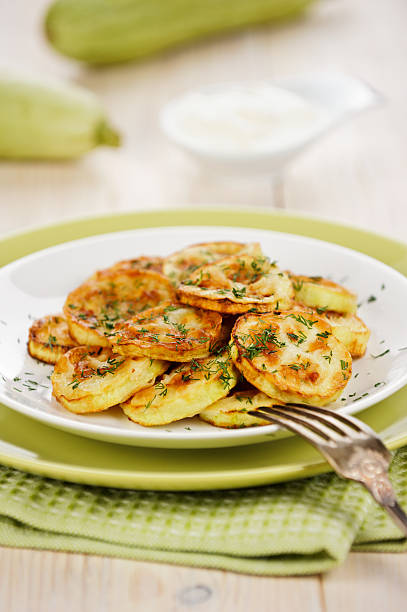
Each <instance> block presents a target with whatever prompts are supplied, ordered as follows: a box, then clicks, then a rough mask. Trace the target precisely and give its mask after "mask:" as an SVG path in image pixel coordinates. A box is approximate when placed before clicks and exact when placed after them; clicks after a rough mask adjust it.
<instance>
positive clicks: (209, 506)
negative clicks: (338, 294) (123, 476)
mask: <svg viewBox="0 0 407 612" xmlns="http://www.w3.org/2000/svg"><path fill="white" fill-rule="evenodd" d="M391 477H392V480H393V483H394V486H395V488H396V491H397V495H398V497H399V499H400V501H401V503H402V505H403V506H404V507H406V506H407V447H406V448H404V449H401V450H399V451H398V452H397V453H396V456H395V459H394V461H393V465H392V469H391ZM0 544H3V545H6V546H20V547H26V548H43V549H52V550H68V551H76V552H87V553H95V554H103V555H112V556H120V557H127V558H133V559H142V560H152V561H163V562H168V563H179V564H183V565H194V566H199V567H213V568H222V569H229V570H235V571H240V572H246V573H253V574H264V575H295V574H311V573H316V572H321V571H325V570H328V569H330V568H333V567H335V566H336V565H338V564H340V563H341V562H342V561H343V560H344V559H345V558H346V556H347V554H348V552H349V551H350V550H351V548H352V546H354V545H355V548H356V549H357V550H383V551H386V550H388V551H401V550H406V549H407V547H406V540H405V539H402V536H401V534H400V533H399V532H398V530H397V529H396V528H395V527H394V526H393V524H392V523H391V521H390V520H389V519H388V518H387V516H386V515H385V514H384V513H383V512H382V511H381V510H380V509H378V508H377V506H376V505H375V503H374V502H373V501H372V499H371V498H370V496H369V495H368V493H367V492H366V491H364V489H363V488H362V487H361V486H360V485H358V484H356V483H352V482H349V481H345V480H341V479H340V478H338V477H337V476H336V475H335V474H324V475H322V476H316V477H314V478H309V479H305V480H299V481H294V482H288V483H284V484H278V485H273V486H267V487H257V488H252V489H239V490H229V491H210V492H196V493H166V492H153V491H147V492H146V491H127V490H121V489H111V488H101V487H88V486H83V485H75V484H69V483H65V482H61V481H57V480H51V479H47V478H43V477H39V476H33V475H30V474H26V473H23V472H19V471H17V470H14V469H10V468H6V467H0Z"/></svg>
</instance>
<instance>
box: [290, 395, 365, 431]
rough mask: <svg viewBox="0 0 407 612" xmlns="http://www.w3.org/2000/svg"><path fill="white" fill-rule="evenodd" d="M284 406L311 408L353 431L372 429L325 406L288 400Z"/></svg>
mask: <svg viewBox="0 0 407 612" xmlns="http://www.w3.org/2000/svg"><path fill="white" fill-rule="evenodd" d="M286 406H295V407H296V408H301V409H305V410H312V412H319V413H320V414H324V415H326V416H329V417H332V418H333V419H335V420H337V421H340V422H341V423H343V424H344V425H348V427H351V428H352V429H354V430H355V431H366V432H367V430H368V431H369V433H372V431H373V430H371V429H370V427H368V425H366V424H365V423H362V422H360V421H358V420H357V419H355V418H353V417H351V416H349V415H346V416H345V415H343V414H340V413H339V412H336V411H334V410H329V409H327V408H321V407H320V406H310V405H308V404H297V403H295V402H289V403H288V404H286ZM283 407H284V406H283Z"/></svg>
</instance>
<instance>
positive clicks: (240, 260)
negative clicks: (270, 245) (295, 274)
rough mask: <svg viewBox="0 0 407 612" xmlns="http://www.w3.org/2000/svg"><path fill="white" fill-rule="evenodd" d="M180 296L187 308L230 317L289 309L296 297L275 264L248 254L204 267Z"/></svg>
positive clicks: (184, 284)
mask: <svg viewBox="0 0 407 612" xmlns="http://www.w3.org/2000/svg"><path fill="white" fill-rule="evenodd" d="M177 293H178V297H179V299H180V301H181V302H183V303H185V304H190V305H192V306H197V307H200V308H205V309H207V310H215V311H218V312H222V313H230V314H239V313H244V312H248V311H249V310H254V311H255V312H270V311H272V310H275V309H277V310H278V309H287V308H289V307H290V306H291V303H292V299H293V297H294V292H293V288H292V283H291V281H290V279H289V277H288V275H287V274H286V273H285V272H282V271H281V270H279V269H278V268H277V266H276V265H275V262H271V261H270V259H269V258H268V257H265V256H264V255H260V256H253V255H245V254H244V255H233V256H231V257H226V258H224V259H221V260H220V261H218V262H216V263H214V264H209V265H206V266H201V267H200V268H198V269H197V270H196V271H195V272H193V273H192V274H191V275H190V277H189V278H188V279H185V280H184V281H183V282H182V283H181V284H180V285H179V287H178V292H177Z"/></svg>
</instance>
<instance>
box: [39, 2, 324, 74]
mask: <svg viewBox="0 0 407 612" xmlns="http://www.w3.org/2000/svg"><path fill="white" fill-rule="evenodd" d="M311 2H312V0H56V1H55V2H54V3H53V4H52V5H51V6H50V8H49V10H48V13H47V15H46V19H45V30H46V34H47V36H48V38H49V40H50V41H51V43H52V44H53V46H54V47H55V48H56V49H57V50H58V51H59V52H60V53H62V54H64V55H68V56H69V57H73V58H75V59H78V60H82V61H84V62H88V63H90V64H110V63H114V62H123V61H128V60H133V59H138V58H141V57H143V56H147V55H150V54H153V53H157V52H158V51H161V50H163V49H167V48H170V47H173V46H176V45H179V44H181V43H185V42H188V41H192V40H196V39H199V38H203V37H205V36H209V35H213V34H216V33H218V32H223V31H226V30H232V29H236V28H242V27H245V26H248V25H251V24H259V23H264V22H268V21H273V20H280V19H285V18H288V17H291V16H295V15H297V14H298V13H300V12H301V11H302V10H303V9H304V8H305V7H306V6H307V5H308V4H310V3H311Z"/></svg>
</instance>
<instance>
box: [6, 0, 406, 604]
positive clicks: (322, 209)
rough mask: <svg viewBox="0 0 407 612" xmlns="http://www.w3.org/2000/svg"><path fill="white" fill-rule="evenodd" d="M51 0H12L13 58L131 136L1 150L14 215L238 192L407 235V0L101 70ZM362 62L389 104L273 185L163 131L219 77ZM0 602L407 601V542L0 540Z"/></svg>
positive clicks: (354, 67)
mask: <svg viewBox="0 0 407 612" xmlns="http://www.w3.org/2000/svg"><path fill="white" fill-rule="evenodd" d="M46 5H47V2H46V1H43V0H31V2H27V1H25V0H14V2H7V0H1V1H0V8H1V16H2V18H1V23H0V58H1V64H2V65H8V66H16V67H23V68H25V69H36V70H38V71H40V72H42V73H49V74H53V75H57V76H62V77H66V78H70V79H72V80H74V81H76V82H78V83H81V84H83V85H84V86H86V87H88V88H89V89H91V90H93V91H94V92H96V93H97V94H98V95H99V96H100V98H101V99H102V100H103V101H104V103H105V105H106V107H107V109H108V111H109V114H110V115H111V117H112V119H113V121H114V123H115V124H116V125H117V126H118V127H119V128H120V129H121V131H122V132H123V133H124V135H125V141H124V145H123V148H122V149H120V150H107V149H106V150H100V151H96V152H94V153H92V154H90V155H88V156H87V157H86V158H84V159H82V160H80V161H77V162H72V163H47V164H36V163H20V164H15V163H3V162H2V163H1V166H0V195H1V199H0V206H1V230H2V231H3V232H5V231H8V230H16V229H20V228H23V227H26V226H28V225H32V224H41V223H45V222H47V223H48V222H53V221H59V220H62V219H65V218H70V217H73V216H79V215H89V214H92V213H101V212H113V211H124V210H137V209H141V208H146V207H152V206H154V207H170V206H180V205H188V206H191V207H193V206H194V205H195V206H196V205H198V204H214V203H225V204H230V206H231V212H232V210H233V205H237V204H239V205H248V206H253V205H255V206H259V205H260V206H269V207H272V206H278V207H281V208H287V209H289V210H292V211H300V212H306V213H311V214H316V215H319V216H324V217H327V218H330V219H336V220H340V221H345V222H348V223H353V224H356V225H359V226H361V227H365V228H367V229H371V230H376V231H380V232H382V233H385V234H388V235H389V236H392V237H395V238H398V239H402V240H405V239H406V229H407V212H406V201H407V173H406V172H405V163H406V159H407V113H406V108H407V87H406V79H405V73H406V57H407V37H406V35H405V24H406V20H407V4H406V3H405V0H390V1H389V2H382V1H380V0H370V2H366V0H322V1H320V2H319V3H316V4H315V6H314V7H313V8H312V10H310V11H309V12H308V15H307V17H306V18H303V19H301V20H298V21H296V22H294V23H289V24H286V25H284V26H281V27H279V28H266V27H265V28H260V29H257V30H251V31H247V32H243V33H237V34H233V35H230V36H227V37H224V38H218V39H216V40H213V41H209V42H205V43H201V44H199V45H195V46H191V47H189V48H187V49H183V50H179V51H175V52H172V53H169V54H167V55H165V56H162V57H158V58H154V59H151V60H148V61H146V62H144V63H142V64H138V65H137V64H129V65H125V66H118V67H111V68H106V69H98V70H92V69H89V68H85V67H81V66H79V65H77V64H76V63H74V62H70V61H68V60H66V59H64V58H62V57H59V56H57V55H56V54H55V53H53V51H52V50H51V49H50V48H49V47H48V46H47V44H46V42H45V41H44V40H43V38H42V34H41V18H42V14H43V12H44V7H45V6H46ZM331 69H335V70H343V71H346V72H348V73H351V74H354V75H359V76H361V77H362V78H364V79H365V80H366V81H368V82H369V83H371V84H372V85H373V86H374V87H375V88H377V89H378V90H379V91H380V92H382V93H383V94H384V96H385V98H386V103H385V105H384V106H383V107H382V108H380V109H378V110H373V111H370V112H369V113H366V114H365V115H362V116H360V117H357V118H356V119H355V120H353V121H351V122H349V123H347V124H346V125H343V126H342V127H341V128H340V129H338V130H337V131H336V132H333V133H332V134H329V135H328V136H327V137H326V138H324V139H323V140H322V141H320V142H319V143H318V144H317V145H315V146H314V147H313V148H312V149H311V150H309V151H308V152H306V153H305V154H304V155H303V157H302V158H300V159H298V161H297V162H296V163H295V164H294V165H293V166H292V167H291V168H290V169H289V170H288V171H287V172H286V173H285V175H284V177H283V179H282V180H281V181H279V182H277V183H276V182H275V183H274V184H271V182H270V181H269V180H268V179H267V178H262V179H258V180H253V179H247V178H239V179H237V178H236V177H235V178H227V177H223V178H221V177H219V176H216V175H212V174H210V173H208V172H207V171H205V170H203V169H202V168H201V167H200V166H199V165H196V164H195V163H194V162H193V161H192V160H191V159H189V158H186V157H184V155H183V154H181V152H179V151H177V150H174V149H173V148H172V147H171V146H170V145H169V144H168V143H167V142H166V140H165V138H164V136H163V135H162V134H161V133H160V130H159V127H158V123H157V113H158V110H159V108H160V107H161V106H162V104H163V103H164V102H165V101H166V100H167V99H169V98H171V97H172V96H174V95H175V94H177V93H178V92H181V91H183V90H186V89H188V88H193V87H195V86H198V85H201V84H204V83H211V82H214V81H219V80H225V79H227V80H242V79H245V78H247V77H248V76H249V77H250V78H259V79H263V78H270V77H271V78H272V77H275V76H280V75H285V74H294V73H297V72H307V71H313V70H331ZM0 568H1V571H0V610H7V612H22V611H24V612H25V611H29V612H36V611H38V612H48V611H52V612H54V611H55V610H57V611H58V612H68V611H71V610H72V611H75V612H81V611H82V610H86V611H88V612H89V611H93V610H97V611H98V612H105V611H110V610H120V612H127V611H133V610H143V612H149V611H150V610H151V611H155V610H160V611H161V610H164V611H167V610H171V611H172V610H174V611H175V610H176V611H182V610H189V609H191V610H192V609H193V610H199V611H203V612H212V611H222V612H229V611H232V610H233V611H234V612H238V611H246V610H249V607H252V606H253V607H255V608H256V609H257V610H258V611H259V612H260V611H263V610H270V609H273V610H276V612H279V611H280V610H284V611H285V610H288V611H291V610H299V609H301V611H302V612H308V611H309V612H311V611H312V612H317V611H320V610H321V611H325V610H327V611H328V612H334V611H339V610H340V611H343V610H345V609H346V610H347V611H348V612H353V611H358V610H361V609H362V608H365V607H366V608H367V607H368V608H369V612H376V611H380V612H382V611H383V610H390V611H392V610H402V609H404V607H405V595H406V592H407V587H406V583H407V556H405V555H391V554H351V555H350V556H349V558H348V560H347V561H346V563H345V564H344V565H343V566H342V567H340V568H339V569H337V570H335V571H332V572H330V573H329V574H327V575H325V576H316V577H309V578H262V577H252V576H244V575H238V574H234V573H232V572H222V571H215V570H203V569H192V568H187V567H173V566H169V565H165V564H154V563H141V562H135V561H124V560H120V559H107V558H101V557H96V556H86V555H78V554H64V553H51V552H41V551H35V552H34V551H29V550H13V549H5V548H3V549H1V550H0Z"/></svg>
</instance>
